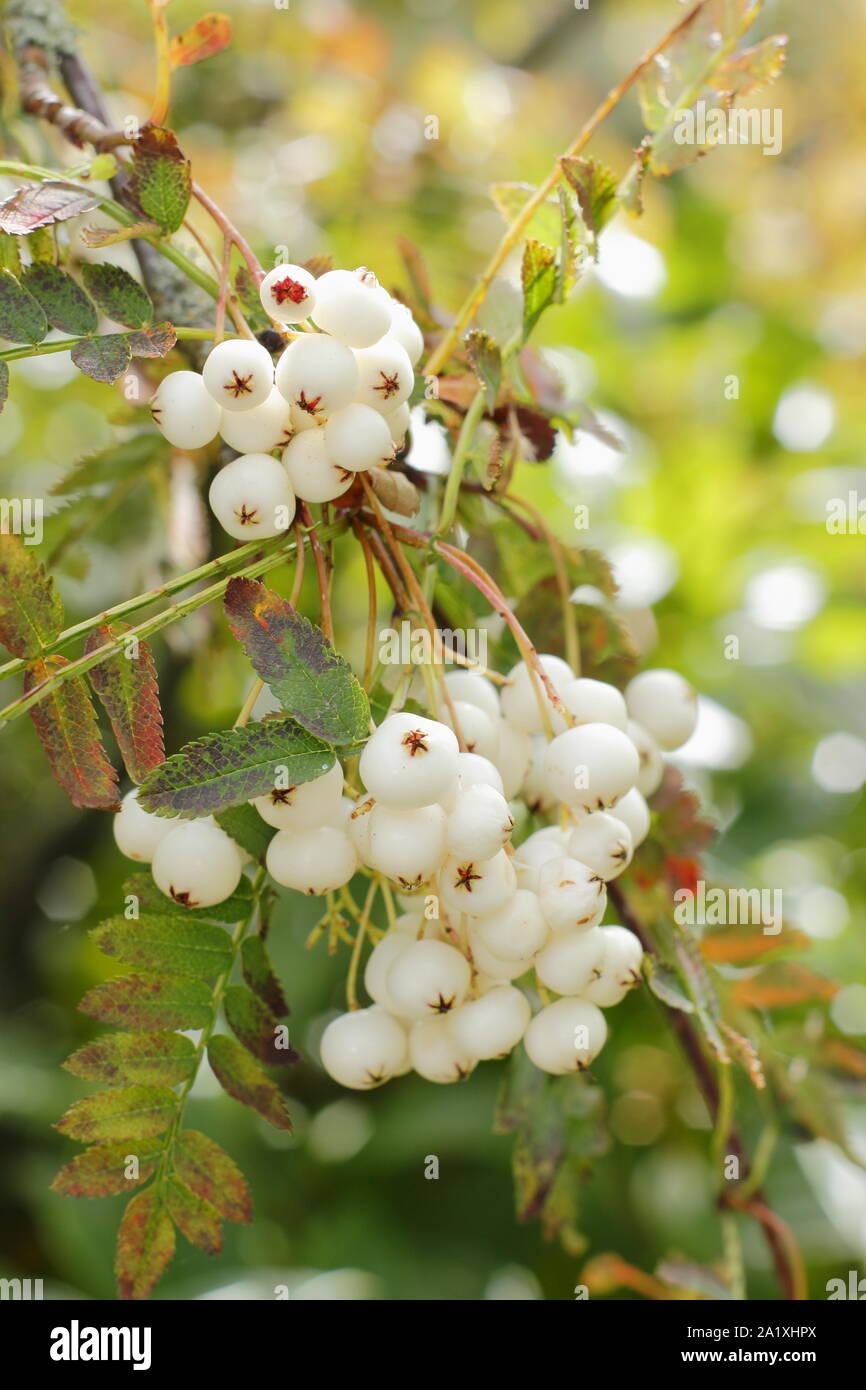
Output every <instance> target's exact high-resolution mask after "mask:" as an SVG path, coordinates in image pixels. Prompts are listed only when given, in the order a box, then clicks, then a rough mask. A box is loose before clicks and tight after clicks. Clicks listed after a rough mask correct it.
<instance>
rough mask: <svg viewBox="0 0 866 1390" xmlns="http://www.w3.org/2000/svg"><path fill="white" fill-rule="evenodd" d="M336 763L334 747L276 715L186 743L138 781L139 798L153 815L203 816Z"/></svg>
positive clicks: (304, 779) (294, 782) (305, 778)
mask: <svg viewBox="0 0 866 1390" xmlns="http://www.w3.org/2000/svg"><path fill="white" fill-rule="evenodd" d="M333 765H334V752H333V749H332V748H329V747H328V745H327V744H326V743H323V742H322V740H321V739H318V738H315V737H314V736H313V735H312V734H308V733H307V732H306V730H305V729H302V728H300V726H299V725H297V724H296V723H295V722H294V720H293V719H288V718H283V717H281V716H279V715H277V716H275V717H274V718H269V719H263V720H261V721H259V722H258V723H255V724H247V725H245V726H242V727H241V728H236V729H224V730H222V731H221V732H218V733H213V734H205V736H204V738H200V739H198V740H197V741H196V742H195V743H188V744H187V745H186V747H185V748H183V749H182V750H181V751H180V753H175V754H174V755H173V756H172V757H170V758H168V759H166V761H165V762H164V763H162V764H161V765H160V766H159V767H158V768H156V769H155V770H154V771H153V772H152V773H150V775H149V776H148V777H147V778H146V779H145V781H144V782H143V783H142V787H141V792H140V794H139V800H140V802H141V805H142V806H143V807H144V808H145V810H146V811H152V812H153V813H154V814H156V815H178V814H180V815H183V816H207V815H210V814H211V813H212V812H215V811H221V810H223V808H224V807H226V806H237V805H238V804H239V803H241V802H246V801H249V800H251V799H252V798H253V797H256V796H264V794H265V793H266V792H269V791H273V788H274V784H275V782H280V784H281V785H282V781H281V779H282V780H284V781H285V784H286V785H287V786H296V785H297V784H298V783H299V782H310V781H312V780H313V778H315V777H321V776H322V775H323V773H325V772H327V771H328V769H329V768H330V767H333Z"/></svg>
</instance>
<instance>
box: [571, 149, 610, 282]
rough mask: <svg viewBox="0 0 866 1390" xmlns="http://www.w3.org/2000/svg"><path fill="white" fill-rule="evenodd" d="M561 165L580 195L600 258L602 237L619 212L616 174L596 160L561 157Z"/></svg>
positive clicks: (587, 227) (582, 209) (576, 192)
mask: <svg viewBox="0 0 866 1390" xmlns="http://www.w3.org/2000/svg"><path fill="white" fill-rule="evenodd" d="M560 167H561V169H562V172H563V174H564V176H565V178H566V180H567V182H568V184H569V185H570V187H571V188H572V189H573V190H574V193H575V195H576V197H577V202H578V206H579V208H580V213H581V217H582V218H583V223H584V226H585V227H586V230H587V232H588V233H589V238H590V243H591V245H592V253H593V258H594V259H595V260H598V239H599V236H600V235H601V233H602V231H603V229H604V227H606V225H607V223H608V222H609V221H610V219H611V218H612V217H613V215H614V213H615V212H616V203H617V192H616V190H617V182H616V176H615V175H614V174H612V173H611V171H610V169H608V168H607V167H606V166H605V165H604V164H600V163H599V162H598V161H597V160H595V159H580V158H566V159H561V160H560Z"/></svg>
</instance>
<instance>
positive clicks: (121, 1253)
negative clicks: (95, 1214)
mask: <svg viewBox="0 0 866 1390" xmlns="http://www.w3.org/2000/svg"><path fill="white" fill-rule="evenodd" d="M173 1254H174V1227H173V1226H172V1224H171V1218H170V1217H169V1215H168V1213H167V1211H166V1210H165V1207H164V1206H163V1203H162V1199H161V1195H160V1193H159V1192H157V1191H156V1189H155V1188H154V1187H148V1188H147V1189H146V1190H145V1191H144V1192H139V1193H138V1194H137V1195H136V1196H135V1197H133V1198H132V1200H131V1201H130V1203H129V1205H128V1206H127V1208H126V1211H125V1212H124V1213H123V1220H122V1221H121V1223H120V1230H119V1231H118V1233H117V1258H116V1260H115V1266H114V1267H115V1273H116V1275H117V1292H118V1296H119V1297H120V1298H121V1299H123V1300H125V1301H126V1300H129V1299H142V1298H147V1296H148V1294H149V1293H151V1292H152V1291H153V1289H154V1287H155V1286H156V1284H158V1283H159V1280H160V1279H161V1278H162V1276H163V1274H164V1273H165V1270H166V1267H167V1265H168V1263H169V1261H170V1260H171V1257H172V1255H173Z"/></svg>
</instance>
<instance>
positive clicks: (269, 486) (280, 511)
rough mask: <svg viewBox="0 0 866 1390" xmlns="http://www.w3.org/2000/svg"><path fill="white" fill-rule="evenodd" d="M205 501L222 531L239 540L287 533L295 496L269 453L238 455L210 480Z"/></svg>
mask: <svg viewBox="0 0 866 1390" xmlns="http://www.w3.org/2000/svg"><path fill="white" fill-rule="evenodd" d="M208 500H209V502H210V505H211V510H212V511H213V513H214V516H215V517H216V519H217V521H218V522H219V524H220V526H221V527H222V528H223V530H224V531H227V532H228V534H229V535H230V536H234V537H235V539H236V540H239V541H253V540H263V539H264V538H265V537H267V536H277V535H279V534H280V532H281V531H287V530H288V528H289V527H290V526H291V524H292V520H293V519H294V515H295V493H294V490H293V488H292V485H291V483H290V482H289V479H288V476H287V474H286V470H285V469H284V468H283V466H282V464H281V463H279V462H278V461H277V460H276V459H275V458H271V456H270V454H241V456H240V458H236V459H234V460H233V461H232V462H231V463H227V464H226V465H225V467H224V468H221V469H220V471H219V472H218V473H217V474H216V476H215V477H214V480H213V482H212V483H211V485H210V492H209V493H208Z"/></svg>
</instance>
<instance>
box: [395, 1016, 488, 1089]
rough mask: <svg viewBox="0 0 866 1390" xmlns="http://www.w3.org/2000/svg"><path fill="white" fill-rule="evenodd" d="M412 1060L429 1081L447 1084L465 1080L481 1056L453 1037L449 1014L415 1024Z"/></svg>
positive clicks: (411, 1038) (411, 1030)
mask: <svg viewBox="0 0 866 1390" xmlns="http://www.w3.org/2000/svg"><path fill="white" fill-rule="evenodd" d="M409 1060H410V1061H411V1063H412V1066H413V1067H414V1068H415V1070H416V1071H417V1073H418V1075H419V1076H423V1077H424V1079H425V1081H435V1082H437V1083H438V1084H439V1085H447V1084H448V1083H449V1082H451V1081H465V1079H466V1077H467V1076H468V1075H469V1073H470V1072H471V1071H472V1069H473V1068H474V1066H475V1064H476V1061H477V1060H478V1059H477V1058H476V1057H473V1056H472V1055H471V1053H468V1052H467V1051H466V1050H465V1048H463V1047H461V1045H460V1044H459V1043H458V1041H457V1039H456V1038H455V1037H453V1035H452V1033H451V1029H450V1028H449V1027H448V1018H447V1016H445V1017H443V1018H436V1017H434V1018H425V1019H422V1020H421V1021H420V1022H418V1023H416V1024H414V1025H413V1026H412V1028H411V1029H410V1030H409Z"/></svg>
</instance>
